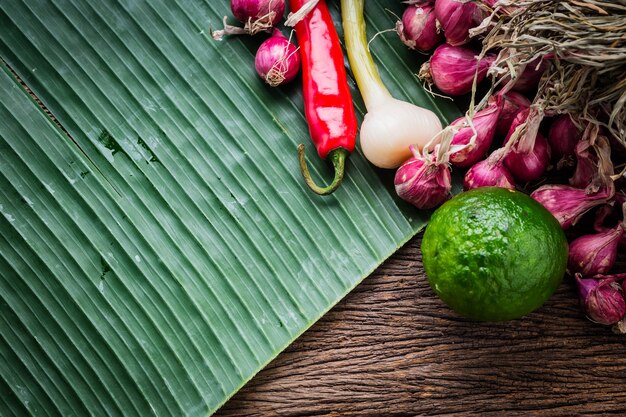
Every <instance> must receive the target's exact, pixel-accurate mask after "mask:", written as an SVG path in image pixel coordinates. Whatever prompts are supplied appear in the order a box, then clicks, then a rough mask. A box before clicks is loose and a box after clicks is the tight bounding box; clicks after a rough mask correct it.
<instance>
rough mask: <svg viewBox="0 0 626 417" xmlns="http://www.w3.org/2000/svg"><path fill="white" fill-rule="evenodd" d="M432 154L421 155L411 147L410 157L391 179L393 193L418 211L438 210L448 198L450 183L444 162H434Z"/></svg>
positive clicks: (448, 171) (448, 170)
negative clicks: (392, 179) (436, 208)
mask: <svg viewBox="0 0 626 417" xmlns="http://www.w3.org/2000/svg"><path fill="white" fill-rule="evenodd" d="M435 148H436V149H435V151H434V153H433V154H432V155H431V154H426V155H422V154H421V153H420V152H419V150H418V149H416V148H415V147H414V146H411V152H412V153H413V157H411V158H409V159H408V160H407V161H406V162H405V163H404V164H402V165H401V166H400V168H398V170H397V171H396V175H395V178H394V185H395V189H396V193H397V194H398V196H399V197H400V198H402V199H403V200H405V201H408V202H409V203H411V204H413V205H414V206H415V207H417V208H418V209H429V208H433V207H437V206H438V205H440V204H441V203H443V202H444V201H446V200H447V199H448V198H449V197H450V190H451V188H452V179H451V175H450V168H449V166H448V164H447V162H445V161H437V157H436V156H435V154H436V153H437V150H438V146H436V147H435Z"/></svg>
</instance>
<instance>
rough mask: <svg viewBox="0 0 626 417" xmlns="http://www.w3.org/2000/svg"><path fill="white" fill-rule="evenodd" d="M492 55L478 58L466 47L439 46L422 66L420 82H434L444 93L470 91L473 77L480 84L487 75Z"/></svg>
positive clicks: (455, 93) (456, 93)
mask: <svg viewBox="0 0 626 417" xmlns="http://www.w3.org/2000/svg"><path fill="white" fill-rule="evenodd" d="M494 59H495V55H491V54H490V55H486V56H485V57H483V58H482V59H479V58H478V53H477V52H476V51H475V50H474V49H472V48H469V47H467V46H452V45H449V44H443V45H439V46H438V47H437V49H435V52H433V55H432V56H431V57H430V61H429V62H426V63H424V64H423V65H422V67H421V68H420V71H419V77H420V79H422V80H424V81H426V82H427V83H434V84H435V85H436V86H437V88H438V89H439V90H440V91H441V92H442V93H444V94H448V95H451V96H460V95H462V94H466V93H469V92H470V91H472V85H473V83H474V78H476V83H480V82H481V81H482V80H483V79H484V78H485V76H486V75H487V70H488V69H489V67H490V65H491V63H492V62H493V60H494Z"/></svg>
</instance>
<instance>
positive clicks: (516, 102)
mask: <svg viewBox="0 0 626 417" xmlns="http://www.w3.org/2000/svg"><path fill="white" fill-rule="evenodd" d="M497 97H500V98H501V100H502V111H501V112H500V117H499V118H498V125H497V127H496V134H498V135H501V136H506V134H507V133H508V132H509V129H510V127H511V124H513V120H515V117H516V116H517V115H518V113H519V112H521V111H524V110H527V109H528V108H529V107H530V100H528V99H527V98H526V97H525V96H524V95H523V94H521V93H518V92H516V91H508V92H506V93H503V92H502V91H500V92H498V93H497V94H496V95H494V96H491V97H489V102H493V101H495V100H496V99H497Z"/></svg>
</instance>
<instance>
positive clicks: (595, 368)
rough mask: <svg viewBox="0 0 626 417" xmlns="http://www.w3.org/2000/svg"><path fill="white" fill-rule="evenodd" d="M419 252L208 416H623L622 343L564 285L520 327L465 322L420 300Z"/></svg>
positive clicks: (391, 263)
mask: <svg viewBox="0 0 626 417" xmlns="http://www.w3.org/2000/svg"><path fill="white" fill-rule="evenodd" d="M420 242H421V234H420V235H418V236H417V237H416V238H414V239H413V240H412V241H411V242H409V243H408V244H407V245H406V246H405V247H404V248H402V249H401V250H400V251H399V252H398V253H396V254H395V255H394V256H393V257H392V258H390V259H389V260H388V261H387V262H386V263H385V264H383V265H382V266H381V267H380V268H379V269H378V270H377V271H376V272H375V273H374V274H373V275H372V276H370V277H369V278H367V279H366V280H365V281H364V282H363V283H362V284H361V285H360V286H359V287H357V289H356V290H355V291H354V292H353V293H351V294H350V295H349V296H348V297H347V298H346V299H344V300H343V301H342V302H341V303H340V304H338V305H337V306H336V307H335V308H334V309H333V310H332V311H331V312H329V314H327V315H326V316H325V317H324V318H323V319H322V320H320V321H319V322H318V323H317V324H316V325H315V326H313V327H312V328H311V329H310V330H309V331H308V332H306V334H304V335H303V336H302V337H301V338H300V339H298V340H297V341H296V342H295V343H294V344H293V345H292V346H291V347H290V348H289V349H287V350H286V351H285V352H283V353H282V354H281V355H280V356H279V357H278V358H277V359H276V360H275V361H274V362H273V363H271V364H270V365H269V366H268V367H267V368H266V369H264V370H263V371H261V372H260V373H259V374H258V375H257V376H256V377H255V378H254V379H253V380H252V381H251V382H250V383H249V384H248V385H247V386H245V387H244V388H243V389H242V390H241V391H240V392H239V393H238V394H236V395H235V397H233V398H232V399H231V400H230V401H229V402H228V403H227V404H226V405H225V406H224V407H223V408H222V409H221V410H220V411H219V412H218V413H217V415H218V416H221V417H226V416H272V415H315V416H334V415H371V416H374V415H383V414H384V415H387V416H391V415H458V414H460V413H463V414H480V415H528V414H532V415H541V416H544V415H546V416H547V415H574V414H575V415H597V414H598V413H603V414H614V415H626V390H624V387H625V386H626V336H623V335H616V334H613V333H612V332H611V330H610V328H607V327H603V326H599V325H595V324H593V323H591V322H589V321H588V320H586V319H585V317H584V316H583V314H582V313H581V311H580V308H579V307H578V301H577V297H576V294H575V292H574V290H575V287H574V283H573V282H572V281H571V280H570V279H567V280H566V281H565V282H564V283H563V284H562V285H561V287H560V288H559V290H558V291H557V293H556V294H555V295H554V296H553V297H552V298H551V299H550V300H549V301H548V302H547V303H546V304H545V305H544V306H543V307H542V308H540V309H539V310H538V311H536V312H534V313H532V314H530V315H529V316H527V317H526V318H524V319H521V320H516V321H511V322H505V323H476V322H471V321H468V320H465V319H462V318H460V317H458V316H457V315H455V314H454V313H453V312H451V311H450V310H449V309H448V308H447V307H446V306H445V305H444V304H443V303H442V302H441V301H440V300H439V299H438V298H437V297H436V296H435V295H434V293H433V292H432V291H431V289H430V287H429V286H428V283H427V282H426V278H425V275H424V271H423V267H422V264H421V258H420V252H419V250H418V247H419V245H420Z"/></svg>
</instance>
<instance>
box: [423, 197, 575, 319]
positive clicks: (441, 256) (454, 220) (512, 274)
mask: <svg viewBox="0 0 626 417" xmlns="http://www.w3.org/2000/svg"><path fill="white" fill-rule="evenodd" d="M422 256H423V261H424V269H425V270H426V275H427V276H428V282H429V283H430V286H431V287H432V288H433V290H434V291H435V293H437V295H438V296H439V297H440V298H441V299H442V300H443V301H444V302H445V303H446V304H448V305H449V306H450V307H451V308H452V309H453V310H455V311H456V312H457V313H459V314H461V315H462V316H465V317H468V318H471V319H475V320H486V321H499V320H511V319H515V318H518V317H521V316H523V315H526V314H528V313H530V312H531V311H533V310H535V309H536V308H537V307H539V306H541V305H542V304H543V303H544V302H545V301H546V300H547V299H548V298H549V297H550V296H551V295H552V293H553V292H554V290H556V288H557V287H558V285H559V283H560V282H561V279H562V278H563V274H564V273H565V267H566V265H567V240H566V239H565V234H564V233H563V230H562V229H561V227H560V226H559V223H558V222H557V220H556V219H555V218H554V217H553V216H552V214H550V212H549V211H548V210H546V209H545V208H544V207H543V206H542V205H541V204H539V203H538V202H536V201H535V200H533V199H532V198H530V197H529V196H527V195H526V194H523V193H521V192H518V191H512V190H508V189H505V188H497V187H484V188H476V189H473V190H470V191H466V192H463V193H461V194H459V195H457V196H456V197H454V198H452V199H451V200H449V201H447V202H446V203H445V204H443V205H442V206H441V207H439V208H438V209H437V210H436V211H435V212H434V213H433V216H432V218H431V220H430V223H429V224H428V226H427V227H426V231H425V232H424V239H423V240H422Z"/></svg>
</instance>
